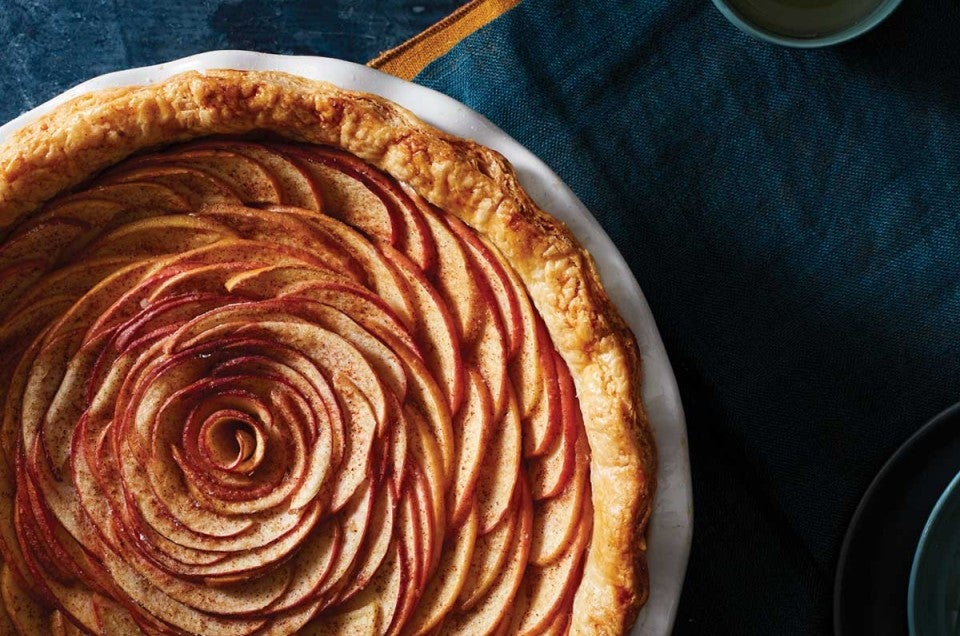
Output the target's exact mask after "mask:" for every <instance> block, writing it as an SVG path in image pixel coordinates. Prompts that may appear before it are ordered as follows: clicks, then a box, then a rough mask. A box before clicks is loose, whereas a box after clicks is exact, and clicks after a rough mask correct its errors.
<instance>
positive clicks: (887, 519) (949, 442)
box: [833, 404, 960, 636]
mask: <svg viewBox="0 0 960 636" xmlns="http://www.w3.org/2000/svg"><path fill="white" fill-rule="evenodd" d="M958 471H960V404H955V405H953V406H952V407H950V408H949V409H947V410H946V411H944V412H943V413H941V414H940V415H938V416H937V417H935V418H933V419H932V420H931V421H930V422H928V423H927V424H926V425H924V427H923V428H921V429H920V430H919V431H917V432H916V433H915V434H914V435H913V437H911V438H910V439H908V440H907V441H906V442H905V443H904V444H903V446H901V447H900V448H899V449H898V450H897V452H896V453H894V454H893V457H891V458H890V459H889V460H888V461H887V463H886V464H885V465H884V467H883V468H882V469H881V470H880V473H879V474H878V475H877V476H876V478H875V479H874V480H873V483H872V484H870V487H869V488H868V489H867V492H866V494H865V495H864V496H863V499H862V500H861V501H860V505H859V506H858V507H857V511H856V512H855V513H854V515H853V520H852V521H851V522H850V527H849V528H848V529H847V535H846V537H845V538H844V541H843V547H842V548H841V550H840V562H839V565H838V567H837V579H836V583H835V586H834V591H833V624H834V631H835V632H836V633H837V636H841V635H842V636H855V635H856V636H859V635H861V634H872V635H875V636H885V635H894V634H895V635H897V636H899V635H901V634H907V587H908V584H909V581H910V567H911V565H912V564H913V556H914V553H915V551H916V548H917V541H918V540H919V539H920V533H921V532H922V531H923V527H924V525H925V524H926V522H927V517H929V516H930V511H931V510H933V506H934V504H936V502H937V500H938V499H939V498H940V495H941V494H942V493H943V490H944V488H946V487H947V485H948V484H949V483H950V481H951V480H952V479H953V477H954V476H955V475H956V474H957V472H958Z"/></svg>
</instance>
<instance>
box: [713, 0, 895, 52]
mask: <svg viewBox="0 0 960 636" xmlns="http://www.w3.org/2000/svg"><path fill="white" fill-rule="evenodd" d="M901 2H902V0H886V1H885V2H883V3H880V4H878V5H877V7H876V8H875V9H874V10H873V11H872V12H871V13H869V14H868V15H867V16H865V17H864V18H863V19H862V20H860V21H858V22H856V23H854V24H852V25H850V26H848V27H846V28H844V29H841V30H840V31H837V32H835V33H830V34H827V35H820V36H815V37H809V38H806V37H798V36H792V35H783V34H781V33H777V32H775V31H770V30H768V29H763V28H761V27H759V26H757V25H756V24H753V23H752V22H750V21H748V20H746V19H745V18H744V17H743V16H741V15H740V14H739V13H738V12H737V11H736V9H734V8H733V7H732V6H730V4H729V3H728V2H727V0H713V4H714V5H715V6H716V7H717V9H719V11H720V13H721V14H723V17H725V18H726V19H727V20H728V21H729V22H730V23H732V24H733V25H734V26H736V27H737V28H738V29H740V30H741V31H743V32H744V33H746V34H748V35H752V36H753V37H755V38H758V39H760V40H763V41H765V42H770V43H771V44H779V45H780V46H789V47H793V48H799V49H812V48H818V47H823V46H833V45H835V44H841V43H843V42H847V41H849V40H852V39H854V38H856V37H859V36H861V35H863V34H864V33H866V32H867V31H870V30H871V29H873V28H874V27H875V26H877V25H878V24H880V23H881V22H883V21H884V20H886V19H887V18H888V17H889V16H890V14H891V13H893V12H894V10H895V9H896V8H897V7H899V6H900V3H901Z"/></svg>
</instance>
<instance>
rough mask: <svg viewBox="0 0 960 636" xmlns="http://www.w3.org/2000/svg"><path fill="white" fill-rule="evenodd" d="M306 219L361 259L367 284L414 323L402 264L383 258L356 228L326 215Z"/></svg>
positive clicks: (359, 261) (408, 324)
mask: <svg viewBox="0 0 960 636" xmlns="http://www.w3.org/2000/svg"><path fill="white" fill-rule="evenodd" d="M305 222H307V223H308V224H310V225H312V226H313V227H314V228H316V229H317V230H318V231H320V232H322V233H324V234H325V235H326V236H327V237H329V238H330V239H332V240H334V241H336V242H337V243H338V244H339V245H341V246H342V247H343V248H344V249H345V250H346V251H347V252H348V253H349V254H350V255H351V256H352V257H353V258H354V259H356V260H357V262H358V263H360V266H361V268H362V270H363V272H364V273H365V274H366V276H365V279H364V286H365V287H367V288H369V289H370V291H372V292H373V293H374V294H376V295H377V296H379V297H380V298H381V299H383V301H384V302H386V304H387V305H388V306H389V307H390V308H391V309H392V310H393V312H394V313H395V314H396V315H397V316H398V317H399V318H400V319H401V320H402V321H403V323H404V324H405V325H407V326H412V325H413V324H414V317H413V316H414V307H413V299H412V292H411V291H410V289H409V285H408V284H407V282H406V280H405V278H404V277H403V276H402V275H401V274H400V272H399V270H398V268H397V267H396V266H394V265H393V264H391V263H390V262H389V261H387V260H385V259H384V258H383V255H382V254H381V253H380V252H379V251H377V250H376V249H375V248H374V246H373V244H371V243H370V242H369V241H368V240H366V239H365V238H364V237H363V236H362V235H360V233H358V232H357V231H355V230H354V229H353V228H351V227H349V226H347V225H345V224H343V223H340V222H338V221H335V220H334V219H331V218H329V217H325V216H314V217H310V218H306V219H305Z"/></svg>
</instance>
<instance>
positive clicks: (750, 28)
mask: <svg viewBox="0 0 960 636" xmlns="http://www.w3.org/2000/svg"><path fill="white" fill-rule="evenodd" d="M900 1H901V0H713V3H714V4H715V5H717V8H718V9H720V13H722V14H723V15H724V16H725V17H726V18H727V19H728V20H730V22H732V23H733V24H734V25H736V26H737V27H738V28H739V29H740V30H741V31H744V32H746V33H749V34H750V35H752V36H754V37H756V38H760V39H761V40H766V41H767V42H773V43H774V44H780V45H783V46H792V47H798V48H813V47H819V46H831V45H833V44H839V43H840V42H846V41H847V40H850V39H853V38H855V37H857V36H859V35H862V34H864V33H866V32H867V31H869V30H870V29H872V28H873V27H875V26H877V25H878V24H880V23H881V22H883V20H884V19H886V17H887V16H889V15H890V14H891V13H893V10H894V9H896V8H897V6H898V5H899V4H900Z"/></svg>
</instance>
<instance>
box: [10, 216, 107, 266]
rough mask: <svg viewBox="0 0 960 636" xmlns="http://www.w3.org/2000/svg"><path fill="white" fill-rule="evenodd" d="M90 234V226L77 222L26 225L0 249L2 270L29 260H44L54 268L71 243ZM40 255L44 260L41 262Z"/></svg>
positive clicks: (55, 221) (49, 222)
mask: <svg viewBox="0 0 960 636" xmlns="http://www.w3.org/2000/svg"><path fill="white" fill-rule="evenodd" d="M89 231H90V224H89V223H87V222H86V221H80V220H76V219H60V218H53V219H49V220H46V221H40V222H35V223H30V224H27V225H26V226H24V227H22V228H21V229H20V230H19V231H18V232H17V233H16V234H14V235H13V236H11V237H10V238H8V239H7V240H6V241H5V242H4V243H3V244H2V245H0V269H2V268H7V267H10V266H11V265H15V264H16V263H18V262H21V261H27V260H31V261H32V260H44V261H46V263H47V264H48V266H52V265H54V264H56V263H57V262H58V261H59V260H60V257H61V254H62V253H63V252H65V251H67V250H68V249H69V248H70V244H71V243H72V242H74V241H76V240H79V239H82V237H84V235H86V234H87V233H89ZM41 255H42V256H43V257H44V258H42V259H40V258H38V257H40V256H41Z"/></svg>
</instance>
